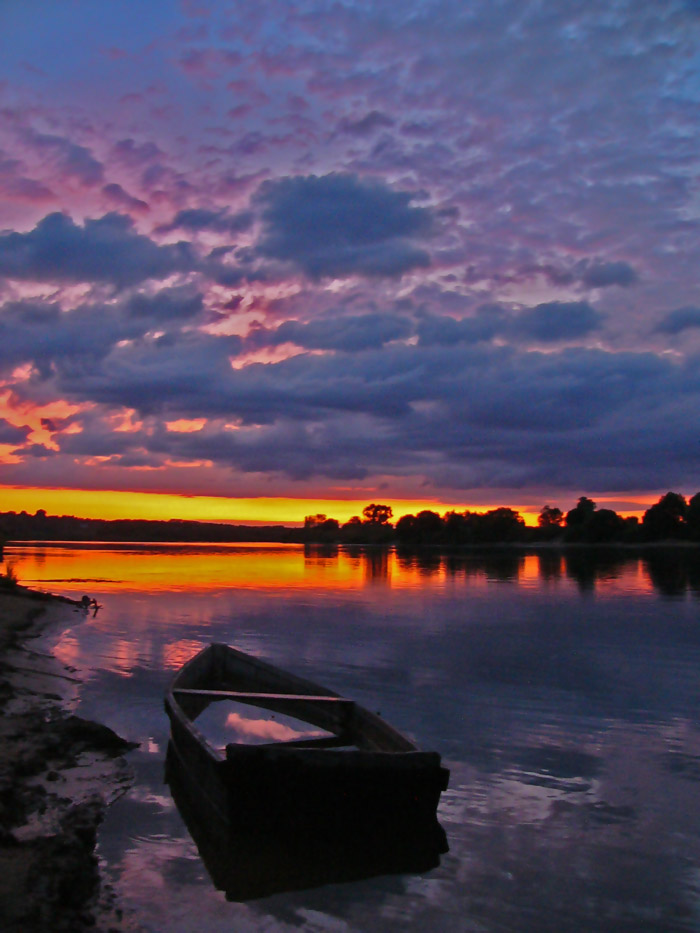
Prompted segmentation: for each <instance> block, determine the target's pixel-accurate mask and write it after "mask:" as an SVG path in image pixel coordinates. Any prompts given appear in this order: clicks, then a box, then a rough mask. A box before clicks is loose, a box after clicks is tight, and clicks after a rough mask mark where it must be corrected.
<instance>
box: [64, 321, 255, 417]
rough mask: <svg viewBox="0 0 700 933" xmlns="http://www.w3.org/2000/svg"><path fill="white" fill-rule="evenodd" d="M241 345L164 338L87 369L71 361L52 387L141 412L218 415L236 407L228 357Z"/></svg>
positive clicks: (195, 337) (194, 337) (183, 336)
mask: <svg viewBox="0 0 700 933" xmlns="http://www.w3.org/2000/svg"><path fill="white" fill-rule="evenodd" d="M240 347H241V340H240V338H238V337H212V336H209V335H207V334H201V333H197V332H186V333H180V334H166V335H164V336H161V337H157V338H152V339H145V340H141V341H137V342H135V343H134V344H133V345H130V346H116V347H113V348H112V350H111V352H110V354H109V355H108V356H107V357H106V358H105V359H104V360H102V362H101V364H100V366H99V367H92V368H89V369H87V370H86V368H85V367H83V366H80V365H79V364H76V363H75V362H72V363H71V362H70V361H69V362H68V363H67V365H62V366H61V367H60V368H59V372H58V374H57V378H56V386H57V388H58V390H59V391H60V392H61V393H66V395H67V396H68V397H70V398H71V399H75V400H78V399H87V398H90V399H93V400H94V401H97V402H102V403H105V404H108V405H117V406H121V405H123V406H126V407H127V408H134V409H136V410H137V411H139V412H142V413H144V414H150V413H152V412H162V411H165V410H168V411H171V412H173V413H175V416H177V413H178V412H188V413H189V415H188V416H191V417H197V416H196V415H194V414H193V413H194V412H199V413H200V414H203V413H204V412H207V413H211V412H212V411H216V412H217V413H219V414H221V413H222V412H223V411H224V410H225V409H226V408H227V407H229V408H233V407H234V405H233V401H232V398H231V395H230V392H231V388H232V384H233V381H234V380H233V378H232V370H231V366H230V358H231V357H232V356H235V355H236V354H237V353H238V352H239V350H240ZM183 361H186V364H185V365H184V366H183Z"/></svg>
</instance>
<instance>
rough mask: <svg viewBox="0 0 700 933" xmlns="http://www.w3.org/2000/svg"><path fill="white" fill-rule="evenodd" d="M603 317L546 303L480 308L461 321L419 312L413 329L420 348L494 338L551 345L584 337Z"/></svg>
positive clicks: (583, 305) (581, 304) (575, 304)
mask: <svg viewBox="0 0 700 933" xmlns="http://www.w3.org/2000/svg"><path fill="white" fill-rule="evenodd" d="M604 318H605V315H604V314H603V313H602V312H600V311H596V310H595V309H594V308H592V307H591V305H589V304H588V302H585V301H568V302H567V301H550V302H545V303H543V304H539V305H535V306H534V307H532V308H524V309H523V310H521V311H511V310H506V309H504V308H502V307H500V306H499V305H484V306H482V307H480V308H478V309H477V311H476V313H475V314H474V315H472V316H471V317H463V318H454V317H451V316H449V315H444V314H431V313H427V312H423V313H421V314H419V315H418V324H417V328H416V330H417V333H418V337H419V339H420V343H421V344H423V345H424V346H435V345H442V346H451V345H453V344H457V343H464V344H472V343H479V342H481V341H488V340H492V339H493V338H495V337H501V338H503V339H509V340H514V341H515V342H520V341H522V340H523V339H524V340H526V341H531V342H534V343H555V342H558V341H565V340H575V339H578V338H581V337H585V336H587V335H588V334H590V333H592V332H593V331H594V330H597V329H598V328H599V327H600V326H601V324H602V322H603V320H604Z"/></svg>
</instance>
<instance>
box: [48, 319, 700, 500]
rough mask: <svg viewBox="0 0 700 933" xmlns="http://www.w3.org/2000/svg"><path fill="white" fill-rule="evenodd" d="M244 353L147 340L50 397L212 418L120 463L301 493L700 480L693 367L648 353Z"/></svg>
mask: <svg viewBox="0 0 700 933" xmlns="http://www.w3.org/2000/svg"><path fill="white" fill-rule="evenodd" d="M238 349H240V344H239V343H237V341H236V340H235V339H233V340H232V339H231V338H214V337H212V336H210V335H204V334H196V333H190V334H187V335H184V336H182V337H178V338H176V339H171V340H150V339H149V340H145V341H142V342H137V343H135V344H132V345H128V346H120V347H117V348H115V349H114V351H113V352H112V353H111V354H110V355H109V356H108V357H106V358H104V359H103V360H102V361H101V362H100V364H99V366H96V367H91V368H86V367H79V366H75V367H70V368H65V369H62V370H60V371H59V373H58V375H57V381H56V389H57V390H60V391H61V393H62V394H63V395H64V397H66V396H67V397H69V398H71V399H72V400H74V401H88V400H90V401H92V402H93V403H94V402H97V403H101V404H103V405H109V406H126V407H129V408H135V409H136V410H137V411H138V412H140V414H141V415H142V416H147V417H149V418H150V419H154V418H159V417H162V418H164V419H165V420H167V418H169V417H170V418H171V417H188V416H194V415H195V414H196V416H198V417H206V418H207V419H209V424H208V425H207V426H206V427H205V428H204V429H202V430H201V431H196V432H192V433H189V434H177V433H173V432H166V431H164V430H163V431H160V430H156V431H154V430H153V423H154V422H151V426H150V427H149V428H148V430H145V429H144V431H142V432H140V433H136V434H134V435H133V436H132V435H126V434H124V435H123V436H120V437H119V438H117V440H118V442H119V453H120V456H122V455H127V454H129V453H130V452H133V453H134V454H135V455H138V456H139V457H140V456H143V455H144V453H143V452H144V451H145V452H147V453H148V454H151V455H153V456H154V457H155V456H159V455H163V456H167V457H171V458H175V459H186V460H191V461H195V460H207V461H212V462H214V463H216V464H219V465H221V466H229V467H232V468H234V469H236V470H241V471H243V472H251V473H257V474H260V473H265V474H268V475H269V476H270V477H275V476H277V477H279V476H281V475H287V476H288V477H291V478H293V479H295V480H302V479H310V478H313V477H321V476H326V477H332V478H336V479H339V478H361V477H364V476H376V475H383V476H388V475H393V476H394V477H396V478H400V477H402V476H416V475H421V474H422V475H423V476H424V477H425V478H426V479H427V481H428V482H430V483H433V484H435V485H436V486H440V485H450V486H452V487H453V488H464V489H468V488H475V487H479V486H484V487H490V488H493V489H497V488H501V487H507V488H515V487H517V486H520V485H527V484H530V485H538V484H540V485H547V486H548V487H549V488H550V489H556V488H564V489H571V488H583V489H596V488H598V489H601V488H617V489H621V490H622V489H633V488H645V487H646V488H655V487H657V486H659V485H661V486H664V485H666V484H667V483H672V484H673V483H676V484H678V483H679V482H681V481H682V483H683V484H684V485H685V484H688V483H692V481H693V477H694V476H695V475H696V474H697V468H698V466H699V465H700V451H697V450H695V447H694V446H693V445H688V444H687V442H686V439H687V436H688V433H689V432H692V433H693V436H695V434H696V433H697V431H696V428H697V421H698V418H697V411H698V410H700V386H699V385H698V381H697V376H696V373H695V368H694V366H690V365H689V366H679V365H678V364H676V363H675V362H673V361H671V360H668V359H665V358H662V357H658V356H656V355H655V354H653V353H612V352H606V351H602V350H581V349H576V348H569V349H566V350H562V351H551V352H547V353H543V352H536V351H521V350H517V349H516V348H511V347H504V346H491V345H480V346H474V347H465V346H454V347H444V346H432V347H422V346H412V345H410V344H409V345H406V344H391V345H388V346H385V347H382V348H372V349H368V350H365V351H359V352H357V353H353V354H347V355H346V354H340V355H337V356H330V355H328V354H299V355H297V356H295V357H293V358H289V359H286V360H283V361H281V362H279V363H275V364H268V365H260V364H251V365H248V366H245V367H243V368H242V369H232V368H231V366H230V365H229V358H230V356H231V355H235V353H236V352H237V351H238ZM183 356H184V357H185V358H186V359H187V362H188V366H187V368H186V370H185V371H183V368H182V359H183ZM226 424H229V425H234V427H233V429H230V428H226V427H225V425H226ZM100 437H101V440H99V443H97V442H95V443H94V444H93V443H92V442H91V440H90V432H87V433H84V434H82V435H69V436H66V438H65V446H64V440H63V439H61V446H62V449H64V450H65V451H66V452H67V451H69V450H73V451H77V450H78V449H79V450H80V451H81V452H82V453H83V454H86V455H88V454H92V455H95V453H96V452H97V451H100V452H101V455H104V453H105V450H108V451H111V452H112V453H115V452H116V448H115V446H114V444H115V443H116V441H111V440H109V439H105V438H104V437H102V436H101V435H100ZM124 462H126V461H124Z"/></svg>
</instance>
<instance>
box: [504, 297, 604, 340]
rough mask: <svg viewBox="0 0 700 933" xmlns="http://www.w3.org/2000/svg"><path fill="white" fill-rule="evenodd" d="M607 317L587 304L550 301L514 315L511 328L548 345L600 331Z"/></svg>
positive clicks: (517, 332)
mask: <svg viewBox="0 0 700 933" xmlns="http://www.w3.org/2000/svg"><path fill="white" fill-rule="evenodd" d="M604 317H605V315H603V314H602V312H600V311H596V310H595V309H594V308H592V307H591V306H590V305H589V304H588V302H586V301H548V302H545V303H543V304H539V305H536V306H535V307H534V308H526V309H525V310H524V311H521V312H520V313H518V314H516V315H514V316H513V318H512V322H511V329H512V331H513V332H514V333H516V334H522V335H523V336H525V337H529V338H531V339H533V340H536V341H543V342H545V343H548V342H550V341H552V342H553V341H556V340H572V339H576V338H578V337H585V336H587V335H588V334H590V333H591V332H592V331H594V330H596V329H597V328H599V327H600V325H601V323H602V321H603V319H604Z"/></svg>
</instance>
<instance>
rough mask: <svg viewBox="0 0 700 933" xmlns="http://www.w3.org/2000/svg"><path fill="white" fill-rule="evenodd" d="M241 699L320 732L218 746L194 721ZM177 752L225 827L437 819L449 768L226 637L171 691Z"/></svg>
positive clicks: (192, 785)
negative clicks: (209, 709)
mask: <svg viewBox="0 0 700 933" xmlns="http://www.w3.org/2000/svg"><path fill="white" fill-rule="evenodd" d="M227 700H228V701H235V702H237V703H244V704H247V705H253V706H256V707H260V708H262V709H264V710H267V711H270V712H271V713H274V714H284V715H289V716H293V717H294V718H295V719H297V720H302V721H303V722H305V723H309V724H311V725H312V726H313V727H315V728H316V729H317V730H320V732H321V733H322V734H321V735H315V736H312V737H304V738H300V739H299V738H292V739H291V740H287V741H276V742H265V743H264V744H257V745H250V744H247V743H242V742H231V743H229V744H227V745H226V747H225V748H223V749H220V748H217V747H215V746H214V744H212V743H211V742H210V741H209V739H208V738H207V737H206V736H205V735H204V734H203V732H201V731H200V730H199V729H198V728H197V725H195V720H196V719H197V717H198V716H200V715H201V714H202V713H203V712H204V710H205V709H207V707H209V706H210V704H212V703H215V702H221V701H227ZM165 709H166V712H167V714H168V716H169V718H170V726H171V746H172V752H173V753H174V754H175V755H176V756H177V758H178V759H179V763H180V765H181V766H182V769H181V770H182V772H183V773H184V775H185V779H186V783H187V785H188V792H189V793H190V794H191V795H194V796H197V797H202V798H203V800H204V801H205V802H206V805H207V808H208V809H209V810H210V812H211V813H212V814H213V815H214V818H215V819H218V820H219V821H220V822H221V826H222V827H227V828H229V829H239V830H240V829H246V828H247V829H253V828H254V829H257V830H265V829H267V830H270V829H274V830H275V831H278V830H279V829H280V828H281V827H287V828H291V829H295V830H297V829H298V830H304V831H309V830H310V831H318V830H319V829H323V828H327V829H329V830H334V829H337V828H338V827H339V826H348V825H353V826H355V827H358V828H359V827H360V826H365V827H367V826H374V827H377V826H387V825H389V824H393V825H397V823H400V822H402V821H403V822H406V821H407V822H408V823H410V824H414V825H415V824H416V823H417V822H419V821H421V820H424V821H434V820H435V811H436V808H437V805H438V802H439V800H440V793H441V791H443V790H444V789H445V788H446V787H447V782H448V778H449V771H448V770H447V769H446V768H444V767H442V765H441V762H440V756H439V755H438V754H437V752H422V751H419V750H418V748H417V747H416V746H415V745H414V743H413V742H411V741H410V740H409V739H407V738H406V737H405V736H403V735H401V733H400V732H397V731H396V729H394V728H393V727H392V726H390V725H389V724H388V723H386V722H385V721H384V720H383V719H382V718H381V717H380V716H379V715H375V714H374V713H371V712H370V711H369V710H367V709H364V708H363V707H362V706H360V705H358V704H357V703H355V702H354V701H352V700H349V699H346V698H345V697H342V696H340V695H339V694H337V693H334V692H333V691H332V690H329V689H327V688H325V687H321V686H319V685H318V684H315V683H312V682H311V681H308V680H304V679H302V678H300V677H296V676H294V675H292V674H288V673H286V672H284V671H281V670H279V669H278V668H276V667H273V666H272V665H271V664H267V663H266V662H264V661H261V660H259V659H258V658H254V657H252V656H250V655H247V654H244V653H243V652H241V651H237V650H236V649H234V648H231V647H229V646H228V645H223V644H212V645H209V646H207V647H206V648H204V649H202V651H200V652H199V654H197V655H195V656H194V657H193V658H191V659H190V660H189V661H188V662H187V663H186V664H185V665H184V666H183V667H182V668H181V669H180V671H179V672H178V674H177V675H176V676H175V678H174V679H173V681H172V683H171V685H170V687H169V689H168V691H167V693H166V697H165Z"/></svg>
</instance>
